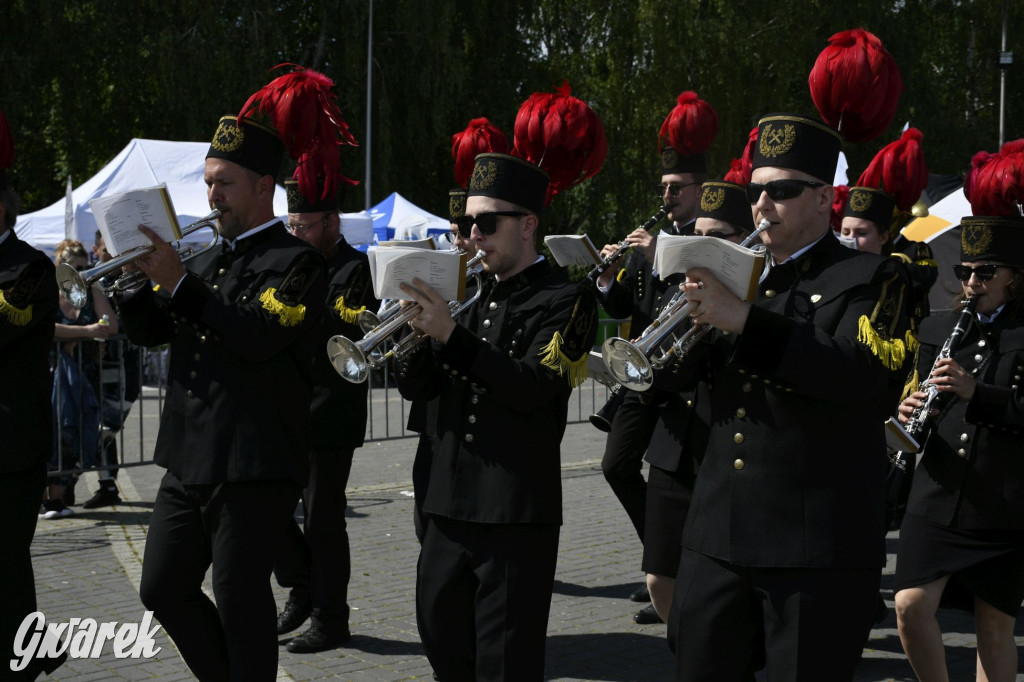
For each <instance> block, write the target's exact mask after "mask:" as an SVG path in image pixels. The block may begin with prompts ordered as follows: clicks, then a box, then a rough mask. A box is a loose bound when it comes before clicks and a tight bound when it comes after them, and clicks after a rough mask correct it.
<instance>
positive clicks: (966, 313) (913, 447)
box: [885, 296, 978, 469]
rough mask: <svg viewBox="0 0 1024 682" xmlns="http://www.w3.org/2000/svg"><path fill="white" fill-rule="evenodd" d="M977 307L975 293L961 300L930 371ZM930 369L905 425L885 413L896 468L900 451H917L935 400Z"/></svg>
mask: <svg viewBox="0 0 1024 682" xmlns="http://www.w3.org/2000/svg"><path fill="white" fill-rule="evenodd" d="M977 307H978V296H971V297H970V298H969V299H967V301H966V302H965V303H964V309H963V310H962V311H961V312H960V317H958V318H957V320H956V325H955V326H954V327H953V331H952V332H950V334H949V338H948V339H946V342H945V343H943V344H942V349H941V350H940V351H939V354H938V355H937V356H936V357H935V362H934V363H933V364H932V369H931V372H934V371H935V368H936V367H937V366H938V364H939V360H942V359H945V358H949V357H952V356H953V353H954V352H956V349H957V346H959V345H960V341H961V339H963V337H964V334H966V333H967V328H968V326H969V325H970V323H971V318H973V317H974V310H975V309H976V308H977ZM931 372H929V373H928V378H926V379H925V380H924V381H922V382H921V385H920V387H919V388H918V390H920V391H923V392H924V393H925V396H926V397H925V399H924V400H923V401H922V405H921V406H920V407H916V408H914V412H913V414H911V415H910V419H909V420H908V421H907V423H906V426H904V425H903V424H900V422H899V420H898V419H895V418H893V417H889V419H888V420H887V421H886V422H885V438H886V442H887V444H888V445H889V446H890V447H891V448H893V449H894V450H899V452H897V453H896V457H895V458H894V460H893V464H894V465H895V466H897V467H899V468H900V469H904V468H905V467H906V461H907V460H906V458H905V457H903V456H902V455H903V453H905V452H906V453H910V454H914V453H917V452H920V451H921V442H920V441H921V436H922V435H923V434H924V432H925V428H926V427H927V425H928V414H929V412H931V410H932V407H933V405H934V403H935V400H936V399H937V398H938V397H939V389H937V388H936V387H935V386H933V385H932V382H931Z"/></svg>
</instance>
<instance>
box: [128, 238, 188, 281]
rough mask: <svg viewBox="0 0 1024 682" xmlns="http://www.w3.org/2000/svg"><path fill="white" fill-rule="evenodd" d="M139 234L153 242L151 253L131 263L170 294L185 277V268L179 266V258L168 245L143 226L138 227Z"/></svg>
mask: <svg viewBox="0 0 1024 682" xmlns="http://www.w3.org/2000/svg"><path fill="white" fill-rule="evenodd" d="M139 232H141V233H143V234H144V235H146V237H148V238H149V241H151V242H153V251H152V252H150V253H147V254H145V255H143V256H139V257H138V258H136V259H135V260H134V261H133V264H134V265H137V266H138V268H139V270H142V271H143V272H144V273H146V276H147V277H149V278H150V279H151V280H153V281H154V282H156V283H157V284H159V285H160V286H161V287H162V288H163V289H165V290H167V291H169V292H172V291H174V288H175V287H176V286H178V282H180V281H181V279H182V278H183V277H184V276H185V267H184V266H183V265H182V264H181V256H180V255H179V254H178V252H177V251H176V250H175V249H174V247H173V246H171V245H170V244H169V243H167V242H165V241H164V240H163V239H161V238H160V235H158V234H157V233H156V232H154V231H153V230H151V229H149V228H148V227H146V226H145V225H139Z"/></svg>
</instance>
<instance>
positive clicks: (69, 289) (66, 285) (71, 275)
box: [57, 263, 89, 310]
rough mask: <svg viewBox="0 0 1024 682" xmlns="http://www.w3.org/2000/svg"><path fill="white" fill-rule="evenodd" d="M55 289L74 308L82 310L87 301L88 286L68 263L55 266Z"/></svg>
mask: <svg viewBox="0 0 1024 682" xmlns="http://www.w3.org/2000/svg"><path fill="white" fill-rule="evenodd" d="M57 288H58V289H60V290H61V291H62V292H63V293H64V297H65V298H66V299H68V303H70V304H71V305H72V306H74V307H75V308H78V309H79V310H80V309H82V308H83V307H84V306H85V304H86V303H87V302H88V300H89V285H88V283H86V281H85V278H83V277H82V276H81V275H80V274H78V270H76V269H75V267H74V266H73V265H71V264H70V263H61V264H60V265H58V266H57Z"/></svg>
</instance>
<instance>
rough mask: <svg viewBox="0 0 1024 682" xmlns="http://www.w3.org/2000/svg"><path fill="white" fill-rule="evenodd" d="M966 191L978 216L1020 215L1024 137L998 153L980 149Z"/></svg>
mask: <svg viewBox="0 0 1024 682" xmlns="http://www.w3.org/2000/svg"><path fill="white" fill-rule="evenodd" d="M971 165H972V168H971V171H970V172H969V173H968V174H967V180H966V181H965V182H964V194H965V195H966V196H967V200H968V201H970V202H971V212H972V213H973V214H974V215H976V216H1020V215H1021V213H1022V210H1021V207H1022V204H1024V139H1022V140H1013V141H1011V142H1007V143H1006V144H1004V145H1003V146H1002V148H1001V149H1000V150H999V152H998V153H997V154H989V153H988V152H978V153H977V154H975V155H974V158H973V159H971Z"/></svg>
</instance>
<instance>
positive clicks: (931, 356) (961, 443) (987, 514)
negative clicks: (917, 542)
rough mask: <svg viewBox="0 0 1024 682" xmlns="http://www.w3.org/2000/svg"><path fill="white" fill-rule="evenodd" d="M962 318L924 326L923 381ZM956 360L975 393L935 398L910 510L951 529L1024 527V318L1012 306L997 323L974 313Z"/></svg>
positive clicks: (947, 317) (930, 321) (952, 315)
mask: <svg viewBox="0 0 1024 682" xmlns="http://www.w3.org/2000/svg"><path fill="white" fill-rule="evenodd" d="M958 316H959V313H957V312H949V313H945V314H942V315H938V316H936V317H932V318H928V319H927V320H925V321H924V324H922V325H921V332H920V336H919V340H920V342H921V352H920V358H919V361H918V372H919V374H920V377H921V379H922V380H923V379H925V378H926V377H927V376H928V375H929V373H930V372H931V367H932V365H933V364H934V362H935V357H936V355H937V354H938V353H939V350H940V349H941V348H942V345H943V343H945V341H946V338H947V337H949V335H950V333H951V332H952V331H953V327H954V326H955V324H956V319H957V317H958ZM953 358H954V359H955V360H956V361H957V362H958V363H960V365H962V366H963V367H964V369H966V370H967V371H975V370H977V373H976V374H975V375H974V378H975V380H976V381H977V382H978V383H977V385H976V388H975V390H974V396H973V397H972V398H971V400H970V401H964V400H962V399H960V398H957V397H956V396H954V395H952V394H945V395H943V396H941V397H940V398H939V399H938V400H937V404H938V407H939V409H940V413H939V415H938V416H937V417H934V418H932V419H931V420H930V422H929V423H930V424H931V425H933V426H934V429H933V430H932V432H931V434H930V435H929V436H928V439H927V441H926V443H925V446H924V450H923V452H922V454H921V457H920V460H919V463H918V465H917V471H916V472H915V473H914V483H913V487H912V488H911V491H910V500H909V502H908V506H907V512H908V513H911V514H916V515H918V516H923V517H926V518H928V519H929V520H931V521H933V522H934V523H937V524H942V525H945V526H950V527H953V528H1004V529H1006V528H1017V529H1019V528H1024V436H1022V432H1024V391H1021V377H1022V376H1024V321H1022V320H1021V319H1020V318H1019V317H1016V318H1015V317H1012V316H1011V313H1010V310H1009V306H1007V307H1006V308H1004V309H1003V311H1002V312H1001V313H1000V314H999V315H998V316H997V317H996V319H995V320H994V321H993V322H992V323H991V324H986V325H983V324H981V323H980V322H978V321H977V319H975V320H974V321H973V323H972V324H971V326H970V328H969V329H968V331H967V333H966V335H965V336H964V338H963V340H962V342H961V343H960V348H959V350H957V351H954V353H953Z"/></svg>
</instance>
